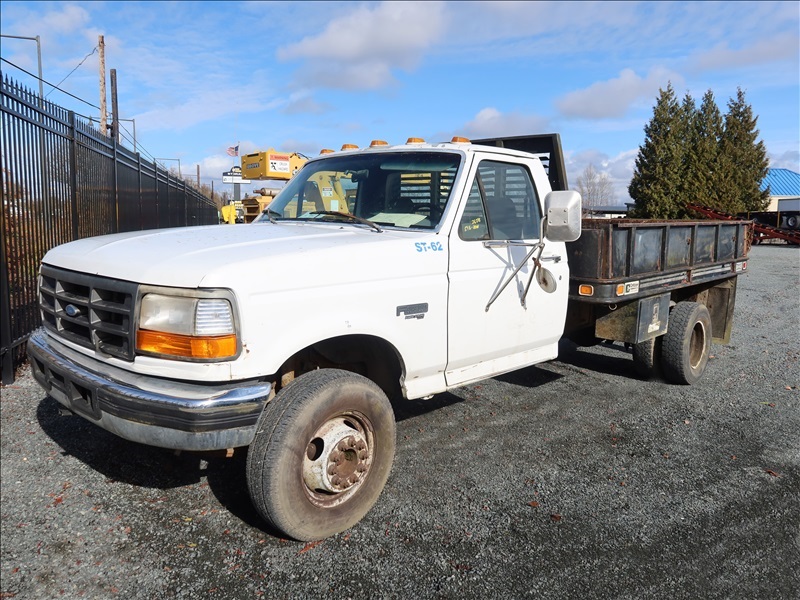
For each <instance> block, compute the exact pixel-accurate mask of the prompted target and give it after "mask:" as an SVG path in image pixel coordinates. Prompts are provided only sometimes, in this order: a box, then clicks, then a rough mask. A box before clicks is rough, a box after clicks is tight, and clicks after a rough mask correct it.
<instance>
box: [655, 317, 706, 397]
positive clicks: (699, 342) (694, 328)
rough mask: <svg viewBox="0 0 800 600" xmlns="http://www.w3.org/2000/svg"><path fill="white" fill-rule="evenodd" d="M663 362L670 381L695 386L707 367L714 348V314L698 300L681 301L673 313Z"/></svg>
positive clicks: (665, 337)
mask: <svg viewBox="0 0 800 600" xmlns="http://www.w3.org/2000/svg"><path fill="white" fill-rule="evenodd" d="M663 338H664V342H663V346H662V357H661V358H662V360H661V364H662V367H663V369H664V377H665V378H666V379H667V381H670V382H672V383H678V384H685V385H691V384H693V383H696V382H697V381H698V380H699V379H700V378H701V377H702V376H703V373H704V372H705V370H706V365H707V364H708V356H709V354H710V351H711V317H710V315H709V314H708V309H707V308H706V307H705V305H703V304H699V303H697V302H679V303H678V304H677V305H676V306H675V308H673V309H672V312H670V315H669V328H668V329H667V333H666V334H664V336H663Z"/></svg>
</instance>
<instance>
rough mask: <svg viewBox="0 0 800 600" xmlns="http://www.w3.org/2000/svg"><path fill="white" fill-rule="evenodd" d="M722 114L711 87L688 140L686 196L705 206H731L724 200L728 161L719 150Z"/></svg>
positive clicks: (720, 207)
mask: <svg viewBox="0 0 800 600" xmlns="http://www.w3.org/2000/svg"><path fill="white" fill-rule="evenodd" d="M721 138H722V115H721V114H720V112H719V108H718V107H717V104H716V102H715V101H714V94H713V93H712V91H711V90H708V91H707V92H706V93H705V94H704V95H703V101H702V103H701V104H700V109H699V110H696V111H695V112H694V113H693V114H692V116H691V118H690V122H689V139H688V143H687V157H686V158H687V165H686V179H685V181H686V188H685V190H684V200H685V201H686V202H693V203H695V204H700V205H703V206H710V207H712V208H718V209H721V210H728V207H727V206H726V204H725V201H724V199H725V195H724V194H722V192H723V190H724V184H723V182H724V179H725V177H724V175H725V172H726V170H727V168H728V167H727V165H726V164H725V163H726V162H727V161H726V160H725V157H724V156H723V155H722V154H721V153H720V139H721Z"/></svg>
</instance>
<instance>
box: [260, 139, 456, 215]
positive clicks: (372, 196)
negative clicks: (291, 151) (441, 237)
mask: <svg viewBox="0 0 800 600" xmlns="http://www.w3.org/2000/svg"><path fill="white" fill-rule="evenodd" d="M460 164H461V156H460V155H459V154H454V153H446V152H423V151H417V152H376V153H369V154H367V153H365V154H351V155H344V156H332V157H330V158H326V159H323V160H317V161H313V162H310V163H308V164H306V165H305V166H304V167H303V168H302V169H301V170H300V172H299V173H297V175H295V176H294V177H293V178H292V179H291V181H289V183H288V184H287V185H286V187H285V188H284V189H283V190H282V191H281V193H280V194H278V196H277V197H276V198H275V199H274V200H273V201H272V202H271V203H270V204H269V206H268V207H267V209H266V210H265V211H264V213H263V214H262V215H260V216H259V218H258V219H257V221H267V220H275V221H281V220H323V221H329V220H335V221H339V222H348V221H349V222H352V223H358V222H359V221H358V220H357V219H355V218H352V217H358V218H360V219H367V220H369V221H371V222H372V224H374V225H378V226H387V227H401V228H408V229H411V228H413V229H417V228H421V229H434V228H435V227H436V226H437V225H438V224H439V220H440V219H441V218H442V213H443V212H444V208H445V206H446V205H447V200H448V198H449V197H450V191H451V189H452V187H453V180H454V179H455V175H456V172H457V171H458V167H459V165H460ZM337 213H342V214H337Z"/></svg>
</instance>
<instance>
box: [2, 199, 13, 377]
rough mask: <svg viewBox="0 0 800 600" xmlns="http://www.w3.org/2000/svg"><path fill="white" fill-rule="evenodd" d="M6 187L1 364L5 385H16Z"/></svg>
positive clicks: (4, 203)
mask: <svg viewBox="0 0 800 600" xmlns="http://www.w3.org/2000/svg"><path fill="white" fill-rule="evenodd" d="M5 190H6V186H3V206H2V207H0V321H2V322H0V363H2V378H3V385H10V384H12V383H14V349H13V348H12V347H11V287H10V286H9V281H8V260H7V257H6V206H9V207H10V206H11V202H7V199H6V194H5Z"/></svg>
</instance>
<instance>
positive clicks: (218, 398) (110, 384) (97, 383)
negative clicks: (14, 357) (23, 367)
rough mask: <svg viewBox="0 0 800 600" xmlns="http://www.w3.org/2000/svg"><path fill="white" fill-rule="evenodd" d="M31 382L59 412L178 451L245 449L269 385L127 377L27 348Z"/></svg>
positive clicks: (45, 345)
mask: <svg viewBox="0 0 800 600" xmlns="http://www.w3.org/2000/svg"><path fill="white" fill-rule="evenodd" d="M28 357H29V359H30V363H31V371H32V373H33V376H34V378H35V379H36V381H37V382H38V383H39V384H40V385H41V386H42V387H43V388H44V389H45V391H47V393H48V394H49V395H50V396H52V397H53V398H54V399H55V400H56V401H58V402H59V404H61V405H62V406H64V407H66V408H68V409H69V410H71V411H73V412H74V413H76V414H78V415H80V416H82V417H84V418H86V419H88V420H89V421H91V422H93V423H95V424H96V425H98V426H99V427H102V428H103V429H106V430H107V431H110V432H112V433H114V434H116V435H119V436H120V437H123V438H125V439H127V440H131V441H134V442H139V443H142V444H147V445H150V446H159V447H162V448H172V449H176V450H221V449H226V448H236V447H240V446H248V445H249V444H250V443H251V442H252V441H253V436H254V435H255V429H256V422H257V421H258V417H259V415H260V414H261V411H262V409H263V408H264V405H265V404H266V403H267V401H268V399H269V396H270V393H271V391H272V384H270V383H263V382H238V383H237V382H232V383H230V384H224V385H199V384H192V383H186V382H181V381H173V380H165V379H160V378H155V377H147V376H142V375H137V374H134V373H130V372H128V371H125V370H123V369H119V368H116V367H112V366H109V365H107V364H105V363H101V362H100V361H95V360H94V359H91V358H88V357H86V356H84V355H83V354H80V353H78V352H75V351H74V350H72V349H70V348H68V347H67V346H64V345H63V344H60V343H59V342H57V341H56V340H54V339H52V338H51V337H50V336H49V335H47V334H46V333H45V332H44V330H42V329H39V330H37V331H36V332H34V333H33V334H32V335H31V337H30V339H29V341H28Z"/></svg>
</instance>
